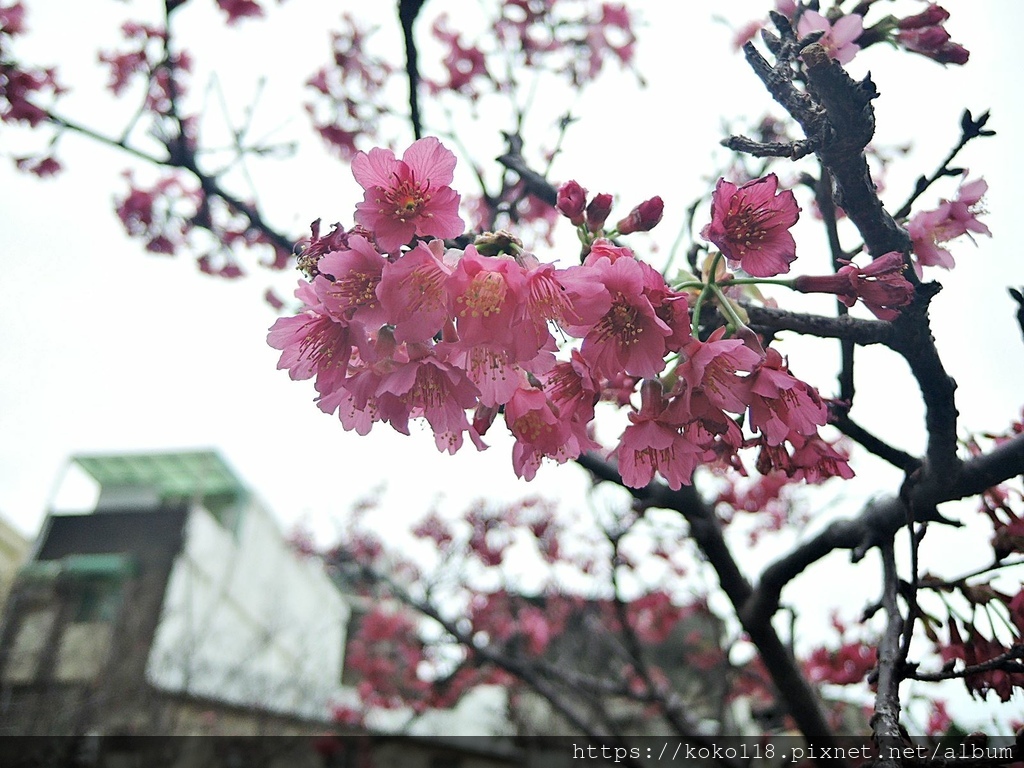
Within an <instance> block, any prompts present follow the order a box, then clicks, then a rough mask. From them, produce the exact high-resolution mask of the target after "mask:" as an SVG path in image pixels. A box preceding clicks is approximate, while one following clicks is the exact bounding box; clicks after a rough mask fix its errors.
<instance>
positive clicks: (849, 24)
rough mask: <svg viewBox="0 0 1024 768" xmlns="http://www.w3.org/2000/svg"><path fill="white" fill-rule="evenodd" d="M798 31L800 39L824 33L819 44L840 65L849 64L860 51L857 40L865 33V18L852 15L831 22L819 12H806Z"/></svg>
mask: <svg viewBox="0 0 1024 768" xmlns="http://www.w3.org/2000/svg"><path fill="white" fill-rule="evenodd" d="M796 29H797V33H798V34H799V35H800V37H806V36H807V35H809V34H811V32H820V31H824V33H825V35H824V36H823V37H822V38H821V40H819V41H818V42H819V44H820V45H821V46H822V47H823V48H824V49H825V50H826V51H827V52H828V55H829V56H831V57H832V58H833V59H835V60H836V61H838V62H839V63H840V64H849V63H850V62H851V61H853V57H854V56H856V55H857V51H859V50H860V46H859V45H857V43H856V40H857V38H858V37H860V36H861V35H862V34H863V33H864V17H863V16H859V15H857V14H856V13H851V14H848V15H846V16H842V17H840V18H839V19H836V21H834V22H831V21H829V20H828V19H827V18H825V17H824V16H822V15H821V14H820V13H818V12H817V11H808V10H805V11H804V12H803V14H802V15H801V16H800V21H798V22H797V25H796Z"/></svg>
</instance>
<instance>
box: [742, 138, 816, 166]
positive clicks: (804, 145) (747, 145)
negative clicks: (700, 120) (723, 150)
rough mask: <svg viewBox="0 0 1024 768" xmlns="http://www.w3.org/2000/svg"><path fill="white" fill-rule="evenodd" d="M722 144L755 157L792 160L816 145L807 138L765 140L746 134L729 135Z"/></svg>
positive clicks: (807, 153)
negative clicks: (749, 136)
mask: <svg viewBox="0 0 1024 768" xmlns="http://www.w3.org/2000/svg"><path fill="white" fill-rule="evenodd" d="M722 146H723V147H728V148H729V149H731V150H733V151H734V152H743V153H745V154H748V155H753V156H754V157H786V158H789V159H790V160H799V159H800V158H801V157H805V156H807V155H809V154H811V152H813V151H814V147H812V146H811V143H810V142H809V141H806V140H800V141H785V142H779V141H771V142H764V141H755V140H754V139H751V138H748V137H746V136H729V137H728V138H725V139H722Z"/></svg>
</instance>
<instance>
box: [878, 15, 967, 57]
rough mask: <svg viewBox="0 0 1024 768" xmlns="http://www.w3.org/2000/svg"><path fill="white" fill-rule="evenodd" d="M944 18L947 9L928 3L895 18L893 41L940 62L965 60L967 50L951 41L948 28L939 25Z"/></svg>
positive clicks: (946, 16) (946, 17) (945, 17)
mask: <svg viewBox="0 0 1024 768" xmlns="http://www.w3.org/2000/svg"><path fill="white" fill-rule="evenodd" d="M948 18H949V11H947V10H946V9H945V8H942V7H941V6H938V5H936V4H935V3H932V4H930V5H929V6H928V7H927V8H926V9H925V10H923V11H921V13H916V14H914V15H913V16H907V17H906V18H904V19H900V20H899V21H898V22H897V25H896V26H897V29H898V31H897V33H896V42H897V43H899V44H900V45H902V46H903V47H904V48H906V49H907V50H908V51H913V52H914V53H920V54H921V55H922V56H927V57H928V58H930V59H934V60H935V61H937V62H939V63H940V64H966V63H967V59H968V58H969V57H970V52H969V51H968V50H967V49H966V48H964V47H963V46H962V45H960V44H959V43H954V42H952V41H951V40H950V37H949V32H947V31H946V30H945V28H944V27H943V26H942V24H943V22H944V21H946V19H948Z"/></svg>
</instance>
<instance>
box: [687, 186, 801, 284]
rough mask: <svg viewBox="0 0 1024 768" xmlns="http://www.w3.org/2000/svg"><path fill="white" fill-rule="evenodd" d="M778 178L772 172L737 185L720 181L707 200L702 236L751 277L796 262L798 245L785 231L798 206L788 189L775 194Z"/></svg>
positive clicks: (779, 270) (772, 272)
mask: <svg viewBox="0 0 1024 768" xmlns="http://www.w3.org/2000/svg"><path fill="white" fill-rule="evenodd" d="M778 188H779V179H778V177H777V176H776V175H775V174H774V173H771V174H769V175H767V176H765V177H764V178H761V179H754V180H753V181H748V182H747V183H746V184H744V185H743V186H741V187H737V186H736V185H735V184H733V183H732V182H731V181H726V180H725V179H719V180H718V184H717V185H716V186H715V192H714V195H713V196H712V198H711V223H710V224H708V225H707V226H706V227H704V229H703V230H702V231H701V237H703V238H704V239H705V240H710V241H711V242H713V243H714V244H715V245H717V246H718V247H719V248H720V249H721V250H722V253H723V254H725V257H726V258H727V259H728V260H729V262H730V264H731V266H733V267H736V266H739V267H742V268H743V269H744V270H745V271H746V272H747V274H749V275H753V276H754V277H772V276H773V275H778V274H783V273H785V272H789V265H790V263H791V262H792V261H793V260H794V259H795V258H796V241H795V240H793V235H792V234H790V232H789V229H790V227H792V226H793V225H794V224H796V221H797V219H798V218H799V216H800V207H799V206H798V205H797V203H796V198H795V197H794V195H793V193H792V192H791V191H789V190H785V191H783V192H778Z"/></svg>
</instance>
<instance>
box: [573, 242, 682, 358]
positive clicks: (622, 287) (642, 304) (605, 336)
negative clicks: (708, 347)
mask: <svg viewBox="0 0 1024 768" xmlns="http://www.w3.org/2000/svg"><path fill="white" fill-rule="evenodd" d="M593 256H594V254H593V253H592V254H591V255H590V256H588V257H587V261H586V263H585V264H584V265H583V266H580V267H571V268H569V269H568V270H566V272H565V277H564V278H563V282H564V284H565V285H566V288H567V290H568V291H569V292H570V295H572V296H579V297H581V300H580V301H578V302H576V303H575V304H574V306H575V308H576V310H577V312H578V313H579V315H580V317H581V322H580V323H578V324H576V323H568V324H567V325H566V329H567V330H568V331H569V332H570V333H572V334H573V335H574V336H577V337H580V336H582V337H583V346H582V347H581V349H580V352H581V354H582V355H583V358H584V359H585V360H586V361H587V363H588V364H589V365H590V366H591V367H592V368H593V370H594V371H595V372H596V373H598V374H600V375H605V376H614V375H616V374H617V373H619V372H623V371H624V372H625V373H628V374H630V375H633V376H654V375H656V374H658V373H659V372H660V371H661V370H662V369H663V368H664V367H665V360H664V356H665V337H666V336H670V335H672V329H671V328H669V327H668V326H667V325H666V324H665V322H664V321H663V320H662V319H661V318H660V317H658V315H657V314H656V313H655V311H654V306H653V305H652V304H651V301H650V298H649V297H648V295H647V288H648V283H647V282H646V279H647V274H646V273H645V271H644V269H643V267H642V266H641V265H640V263H639V262H638V261H636V259H633V258H618V259H616V260H615V261H614V262H612V261H611V260H610V259H608V258H607V257H605V256H602V257H599V258H593ZM594 286H597V287H598V288H599V289H600V290H599V291H598V292H597V293H594V292H593V289H594ZM582 297H587V299H588V300H587V301H583V300H582Z"/></svg>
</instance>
